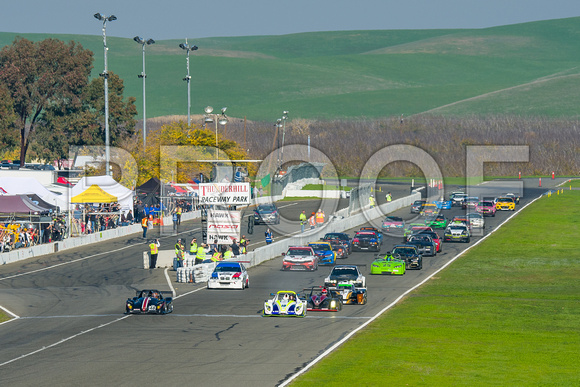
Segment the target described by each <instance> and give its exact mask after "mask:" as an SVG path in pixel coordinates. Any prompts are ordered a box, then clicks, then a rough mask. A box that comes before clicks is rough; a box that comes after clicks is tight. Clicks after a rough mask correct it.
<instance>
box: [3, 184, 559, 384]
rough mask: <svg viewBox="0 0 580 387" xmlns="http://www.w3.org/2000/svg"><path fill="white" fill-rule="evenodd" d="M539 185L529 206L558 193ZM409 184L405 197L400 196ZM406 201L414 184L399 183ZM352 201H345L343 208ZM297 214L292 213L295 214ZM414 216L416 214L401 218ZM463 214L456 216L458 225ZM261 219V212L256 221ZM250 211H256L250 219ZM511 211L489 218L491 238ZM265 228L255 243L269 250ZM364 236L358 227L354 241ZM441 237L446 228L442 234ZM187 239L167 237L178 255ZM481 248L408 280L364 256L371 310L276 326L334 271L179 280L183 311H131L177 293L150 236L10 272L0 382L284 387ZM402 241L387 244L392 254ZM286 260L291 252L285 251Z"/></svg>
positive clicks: (433, 260)
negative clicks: (224, 282) (148, 261)
mask: <svg viewBox="0 0 580 387" xmlns="http://www.w3.org/2000/svg"><path fill="white" fill-rule="evenodd" d="M550 183H552V181H549V182H547V183H545V184H544V187H543V188H538V187H537V181H536V180H533V181H527V182H526V184H527V186H526V187H525V191H524V197H523V198H522V201H521V204H520V205H519V207H518V209H519V208H521V207H522V206H523V205H524V204H525V203H526V202H528V201H530V200H532V199H534V198H536V197H537V196H539V195H540V194H541V193H543V192H545V191H546V190H547V188H546V185H547V184H550ZM397 188H398V189H397ZM391 191H392V192H393V193H394V194H395V195H397V194H400V196H403V195H406V194H407V193H408V187H393V189H391ZM343 204H344V203H343ZM279 205H280V208H281V212H282V214H283V215H284V216H286V217H288V218H292V219H297V218H298V214H299V212H300V211H301V210H302V209H305V210H307V211H314V210H315V207H317V206H318V203H317V202H316V201H300V202H281V203H279ZM286 205H288V206H287V207H283V206H286ZM398 213H399V215H401V216H404V217H405V218H410V214H409V210H408V208H405V209H401V210H400V211H398ZM460 213H461V210H459V209H453V210H451V211H445V212H444V214H445V215H446V217H452V216H453V215H455V214H460ZM247 214H249V212H248V213H247ZM247 214H246V215H247ZM511 214H512V213H511V212H509V213H508V212H505V213H498V215H497V216H496V217H495V218H486V222H487V228H486V230H487V231H489V230H491V229H493V228H495V227H496V226H497V225H498V224H499V223H501V222H502V221H504V220H505V219H506V218H507V217H508V216H510V215H511ZM264 230H265V226H256V228H255V233H254V235H253V236H251V237H250V239H251V240H252V247H253V248H256V247H258V246H259V245H260V244H263V233H264ZM354 231H355V230H354V229H353V230H348V232H349V234H351V235H352V234H353V232H354ZM180 232H181V233H182V234H181V236H183V237H185V238H186V239H187V241H188V242H189V240H190V239H191V237H192V236H193V235H194V234H195V235H197V236H198V237H199V223H197V222H194V221H192V222H186V223H184V224H182V226H181V229H180ZM440 233H441V231H440ZM175 238H176V236H172V235H167V236H163V237H162V248H165V249H167V248H171V247H172V245H173V244H174V243H175ZM478 239H479V237H475V238H472V241H471V243H470V244H463V243H456V244H454V243H446V244H444V246H443V252H442V253H440V254H438V255H437V256H436V257H425V258H424V260H423V270H419V271H411V270H409V271H407V274H405V275H404V276H401V277H390V276H370V275H369V274H368V271H369V268H370V263H371V262H372V260H373V257H374V254H373V253H366V252H360V253H353V254H352V255H351V256H349V257H348V258H347V259H345V260H341V261H339V263H349V264H351V263H355V264H359V265H368V266H366V267H363V273H365V275H366V276H367V287H368V303H367V304H366V305H363V306H357V305H345V306H344V307H343V310H342V311H341V312H338V313H323V312H309V313H308V315H307V316H306V317H305V318H303V319H300V318H264V317H261V309H262V305H263V302H264V300H265V299H266V298H267V297H268V296H269V293H270V292H274V291H277V290H281V289H288V290H297V291H300V290H302V288H304V287H307V286H312V285H320V284H322V282H323V278H324V277H325V276H326V275H327V274H328V272H329V271H330V267H323V266H321V267H320V268H319V270H318V271H316V272H282V271H281V270H280V268H281V258H276V259H273V260H271V261H268V262H265V263H264V264H262V265H259V266H257V267H254V268H251V269H250V271H249V272H250V288H249V289H246V290H244V291H240V290H235V291H232V290H211V291H210V290H207V289H205V284H184V283H176V282H175V272H173V271H169V272H168V274H169V278H170V279H171V281H172V284H173V286H174V287H175V290H176V292H177V297H176V299H175V301H174V304H175V310H174V313H172V314H169V315H165V316H158V315H124V314H123V311H124V301H125V299H126V298H127V297H130V296H133V295H134V290H135V289H138V288H145V287H146V288H151V287H153V288H155V287H156V288H159V289H160V290H169V286H168V284H167V281H166V277H165V273H164V271H163V270H159V269H157V270H144V269H142V268H140V265H141V258H140V256H141V253H142V251H144V250H145V248H146V246H145V244H144V241H143V240H142V239H141V238H140V236H138V235H137V236H134V237H128V238H118V239H115V240H113V241H110V242H106V243H100V244H94V245H90V246H87V248H86V249H76V250H70V251H67V252H62V253H59V254H53V255H50V256H46V257H39V258H33V259H29V260H26V261H24V262H19V263H14V264H10V265H5V266H3V267H0V305H2V306H3V307H4V308H6V309H8V310H9V311H11V312H12V313H14V314H16V315H18V316H20V318H19V319H17V320H14V321H11V322H8V323H4V324H2V325H0V342H1V343H2V351H0V382H1V383H2V384H3V385H10V386H29V385H36V384H41V385H59V386H78V385H96V386H97V385H98V386H104V385H107V386H110V385H115V386H117V385H128V386H136V385H139V386H148V385H151V386H153V385H192V384H194V385H200V386H234V385H235V386H273V385H277V384H279V383H280V382H282V381H283V380H284V379H286V378H287V377H288V376H289V375H291V374H293V373H294V372H296V371H297V370H299V369H300V368H302V367H303V366H304V365H305V364H307V363H308V362H310V361H311V360H312V359H314V358H315V357H316V356H318V355H319V354H320V353H322V352H323V351H324V350H325V349H327V348H328V347H330V346H331V345H332V344H333V343H335V342H337V341H338V340H340V339H341V338H343V337H344V336H345V335H346V334H348V332H350V331H351V330H352V329H354V328H356V327H358V326H360V325H361V324H363V323H364V322H365V321H368V319H369V318H371V317H372V316H374V315H375V314H376V313H377V312H378V311H380V310H381V309H383V308H384V307H385V306H386V305H388V304H389V303H391V302H392V301H394V300H395V299H396V298H397V297H399V296H400V295H401V294H402V293H403V292H404V291H406V290H407V289H409V288H410V287H412V286H414V285H415V284H417V283H419V282H421V281H422V280H423V279H425V278H426V277H427V276H428V275H429V274H430V273H433V272H434V271H435V270H437V269H438V268H440V267H442V266H443V265H444V264H445V263H446V262H448V260H449V259H450V258H452V257H453V256H455V255H456V254H457V253H458V252H460V251H461V250H462V249H464V248H465V247H467V246H468V245H471V244H473V243H475V242H476V241H477V240H478ZM400 241H401V240H400V238H395V237H390V236H386V237H385V242H384V244H383V247H382V250H381V252H382V253H384V252H386V251H387V250H389V249H390V248H391V247H392V246H393V245H394V244H398V243H400ZM280 253H282V251H280Z"/></svg>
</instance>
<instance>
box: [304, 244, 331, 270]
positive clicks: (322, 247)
mask: <svg viewBox="0 0 580 387" xmlns="http://www.w3.org/2000/svg"><path fill="white" fill-rule="evenodd" d="M308 246H309V247H312V250H314V254H315V255H316V256H317V257H318V264H319V265H334V263H335V262H336V253H335V252H334V251H332V246H331V245H330V243H328V242H311V243H309V244H308Z"/></svg>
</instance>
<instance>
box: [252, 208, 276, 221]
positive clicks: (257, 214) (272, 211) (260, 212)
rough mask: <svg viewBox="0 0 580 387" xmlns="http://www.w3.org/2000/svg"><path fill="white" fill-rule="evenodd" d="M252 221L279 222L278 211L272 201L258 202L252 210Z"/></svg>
mask: <svg viewBox="0 0 580 387" xmlns="http://www.w3.org/2000/svg"><path fill="white" fill-rule="evenodd" d="M254 223H255V224H258V223H263V224H272V223H273V224H279V223H280V212H279V211H278V207H276V205H275V204H273V203H267V204H260V205H258V207H256V209H255V210H254Z"/></svg>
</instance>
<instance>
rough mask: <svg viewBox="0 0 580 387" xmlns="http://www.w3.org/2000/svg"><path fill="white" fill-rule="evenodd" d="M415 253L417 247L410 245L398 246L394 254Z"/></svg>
mask: <svg viewBox="0 0 580 387" xmlns="http://www.w3.org/2000/svg"><path fill="white" fill-rule="evenodd" d="M396 254H398V255H414V254H415V249H411V248H408V247H398V248H396V249H394V250H393V255H396Z"/></svg>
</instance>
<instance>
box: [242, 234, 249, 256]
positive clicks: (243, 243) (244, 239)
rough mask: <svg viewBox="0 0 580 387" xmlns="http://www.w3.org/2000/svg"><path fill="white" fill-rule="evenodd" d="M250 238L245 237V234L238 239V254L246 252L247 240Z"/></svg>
mask: <svg viewBox="0 0 580 387" xmlns="http://www.w3.org/2000/svg"><path fill="white" fill-rule="evenodd" d="M249 241H250V240H249V239H246V236H245V235H242V239H240V254H246V253H247V252H248V249H247V247H248V242H249Z"/></svg>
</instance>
